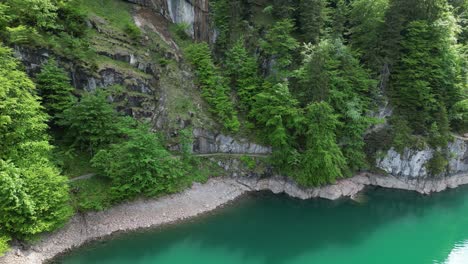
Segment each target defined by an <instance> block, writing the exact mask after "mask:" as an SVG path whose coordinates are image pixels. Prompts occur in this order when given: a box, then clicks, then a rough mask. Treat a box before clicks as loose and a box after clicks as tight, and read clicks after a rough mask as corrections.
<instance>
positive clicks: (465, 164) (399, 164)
mask: <svg viewBox="0 0 468 264" xmlns="http://www.w3.org/2000/svg"><path fill="white" fill-rule="evenodd" d="M448 151H449V153H450V157H449V166H448V171H447V175H449V176H450V175H456V174H459V173H464V172H468V141H466V139H463V138H459V137H455V138H454V140H453V141H452V142H450V143H449V145H448ZM433 153H434V150H433V149H431V148H429V147H426V148H425V149H423V150H411V149H405V150H404V151H403V154H400V153H398V152H397V151H396V150H395V149H394V148H391V149H390V150H388V151H387V153H386V155H385V156H384V157H383V158H380V159H378V160H377V166H378V167H379V168H380V169H382V170H384V171H385V172H387V173H389V174H391V175H393V176H400V177H408V178H424V177H428V176H430V175H429V173H428V170H427V168H426V164H427V162H429V160H430V159H431V158H432V156H433Z"/></svg>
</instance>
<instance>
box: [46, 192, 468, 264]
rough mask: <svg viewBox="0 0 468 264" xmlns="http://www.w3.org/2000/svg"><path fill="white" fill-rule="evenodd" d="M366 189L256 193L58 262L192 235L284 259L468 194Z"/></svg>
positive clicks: (144, 251)
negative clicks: (318, 195) (308, 194)
mask: <svg viewBox="0 0 468 264" xmlns="http://www.w3.org/2000/svg"><path fill="white" fill-rule="evenodd" d="M364 195H366V196H367V199H366V202H365V203H356V202H354V201H351V200H348V199H342V200H339V201H327V200H322V199H315V200H306V201H302V200H298V199H292V198H289V197H287V196H285V195H273V194H271V193H267V192H261V193H253V194H251V195H249V196H247V197H246V198H244V199H241V200H239V201H237V202H235V203H234V204H233V205H231V206H229V207H226V208H223V209H221V210H219V211H217V212H216V213H214V214H210V215H207V216H203V217H201V218H197V219H194V220H191V221H188V222H184V223H181V224H178V225H172V226H168V227H164V228H159V229H156V230H152V231H146V232H138V233H131V234H123V235H119V236H117V237H114V238H113V239H112V240H109V241H104V242H95V243H91V244H90V245H87V246H85V247H83V248H81V249H77V250H75V251H74V252H72V253H70V255H68V256H64V257H62V258H60V259H57V260H56V262H55V263H68V262H66V261H63V260H66V259H67V258H73V256H78V255H79V256H80V259H81V260H83V262H80V263H102V260H106V261H108V260H112V259H116V260H118V261H119V263H139V262H138V260H139V259H141V258H144V257H145V256H148V255H158V254H162V253H163V252H165V251H166V250H169V249H170V248H171V247H172V246H174V245H176V244H177V243H180V242H181V241H190V243H193V244H196V245H199V246H200V247H201V248H202V249H208V250H209V249H222V250H225V251H227V252H236V253H239V252H240V253H241V254H242V256H243V257H244V258H245V259H249V258H260V259H264V263H271V264H284V263H288V260H290V259H292V258H294V257H296V256H300V255H301V254H304V253H305V252H311V251H314V250H320V249H322V248H323V247H327V246H336V245H338V246H345V247H351V246H354V245H357V244H359V243H362V241H364V240H365V239H366V238H367V237H369V235H371V234H372V233H373V232H374V231H375V230H377V229H378V228H380V227H382V226H383V225H387V224H392V223H393V222H395V221H397V220H398V219H400V218H403V217H406V218H408V217H413V218H416V219H418V218H424V217H425V216H427V215H428V214H430V213H433V212H434V211H438V210H440V211H441V212H444V211H446V210H456V209H457V208H458V209H460V208H459V207H461V206H462V205H463V204H464V203H467V202H468V187H463V188H459V189H456V190H450V191H446V192H444V193H439V194H434V195H432V196H422V195H419V194H417V193H413V192H407V191H397V190H388V189H368V190H366V193H365V194H364ZM415 243H417V238H416V237H415ZM117 249H118V250H119V251H117ZM62 261H63V262H62ZM106 263H112V262H106Z"/></svg>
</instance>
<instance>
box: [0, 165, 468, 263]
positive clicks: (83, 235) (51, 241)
mask: <svg viewBox="0 0 468 264" xmlns="http://www.w3.org/2000/svg"><path fill="white" fill-rule="evenodd" d="M463 184H468V174H462V175H455V176H451V177H447V178H440V179H435V180H423V181H421V180H410V179H406V180H403V179H401V178H396V177H393V176H381V175H373V174H366V173H363V174H359V175H356V176H354V177H352V178H349V179H344V180H341V181H338V182H337V183H336V184H333V185H328V186H323V187H319V188H309V189H304V188H301V187H298V186H297V185H296V184H295V183H294V182H292V181H290V180H286V179H285V178H282V177H272V178H266V179H252V178H213V179H210V180H209V181H208V182H207V183H205V184H194V185H193V186H192V187H191V188H190V189H188V190H186V191H184V192H181V193H178V194H173V195H169V196H165V197H162V198H157V199H139V200H136V201H132V202H127V203H123V204H120V205H117V206H115V207H113V208H111V209H108V210H105V211H102V212H90V213H86V214H81V215H76V216H74V217H73V218H72V219H71V220H70V221H69V222H68V223H67V224H66V225H65V226H64V227H63V228H62V229H60V230H58V231H56V232H54V233H51V234H46V235H44V236H43V237H42V239H41V240H40V241H38V242H37V243H36V244H35V245H34V246H32V247H30V248H28V249H20V248H13V249H12V250H11V251H9V252H8V253H7V254H6V255H5V256H3V257H1V258H0V263H2V264H40V263H43V262H45V261H47V260H50V259H52V258H53V257H55V256H56V255H58V254H60V253H63V252H66V251H67V250H70V249H73V248H75V247H78V246H80V245H83V244H84V243H86V242H88V241H91V240H95V239H99V238H102V237H105V236H109V235H111V234H113V233H115V232H119V231H120V232H122V231H131V230H136V229H140V228H148V227H154V226H158V225H162V224H167V223H171V222H175V221H178V220H183V219H186V218H190V217H194V216H197V215H199V214H202V213H205V212H209V211H212V210H214V209H216V208H218V207H219V206H222V205H224V204H226V203H228V202H230V201H232V200H234V199H236V198H238V197H239V196H241V195H242V194H245V193H247V192H250V191H262V190H269V191H272V192H274V193H287V194H288V195H290V196H292V197H296V198H301V199H309V198H315V197H320V198H325V199H331V200H333V199H338V198H340V197H344V196H347V197H354V196H355V195H356V194H357V193H359V192H360V191H361V190H362V189H364V188H365V186H367V185H373V186H381V187H386V188H396V189H405V190H412V191H417V192H420V193H423V194H428V193H431V192H439V191H442V190H445V189H447V188H455V187H457V186H459V185H463Z"/></svg>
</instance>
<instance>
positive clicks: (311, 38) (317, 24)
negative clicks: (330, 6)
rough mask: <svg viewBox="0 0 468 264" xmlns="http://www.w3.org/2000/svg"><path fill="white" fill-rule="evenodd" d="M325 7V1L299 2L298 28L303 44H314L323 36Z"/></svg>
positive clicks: (306, 0) (307, 0)
mask: <svg viewBox="0 0 468 264" xmlns="http://www.w3.org/2000/svg"><path fill="white" fill-rule="evenodd" d="M326 6H327V3H326V0H300V1H299V10H298V11H299V22H300V26H299V28H300V31H301V33H302V36H303V39H304V41H305V42H310V43H312V44H316V43H318V41H319V39H320V37H321V36H322V35H323V33H324V26H325V22H326V20H327V18H326V16H327V12H326Z"/></svg>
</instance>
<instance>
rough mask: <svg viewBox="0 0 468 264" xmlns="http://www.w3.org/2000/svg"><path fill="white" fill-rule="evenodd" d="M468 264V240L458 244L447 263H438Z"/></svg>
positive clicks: (442, 263)
mask: <svg viewBox="0 0 468 264" xmlns="http://www.w3.org/2000/svg"><path fill="white" fill-rule="evenodd" d="M466 263H468V240H466V241H465V242H462V243H459V244H456V245H455V247H454V248H453V249H452V252H450V254H449V256H448V257H447V259H446V260H445V262H436V264H466Z"/></svg>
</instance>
